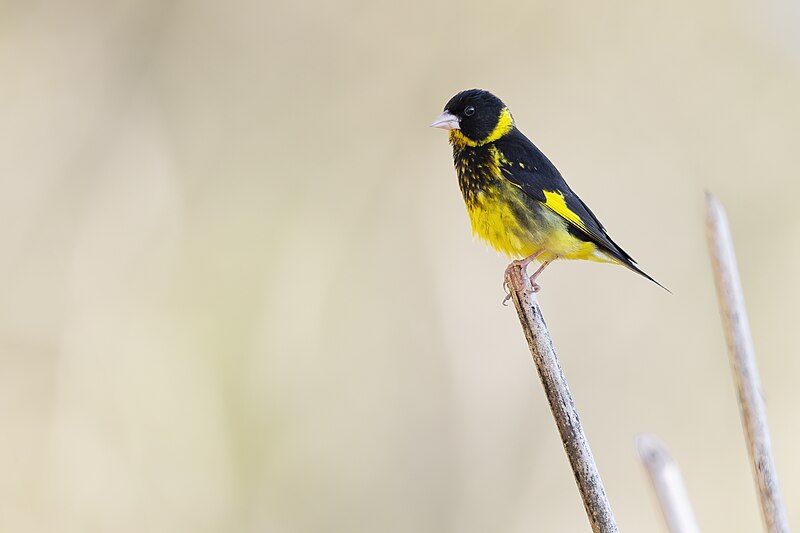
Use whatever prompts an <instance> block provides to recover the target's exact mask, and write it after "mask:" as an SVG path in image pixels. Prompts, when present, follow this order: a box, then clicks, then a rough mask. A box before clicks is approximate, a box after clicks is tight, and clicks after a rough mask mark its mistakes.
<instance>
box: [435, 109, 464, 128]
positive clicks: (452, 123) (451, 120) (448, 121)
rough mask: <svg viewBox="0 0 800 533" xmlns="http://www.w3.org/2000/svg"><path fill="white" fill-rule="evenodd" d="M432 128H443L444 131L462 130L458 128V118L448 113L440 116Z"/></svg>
mask: <svg viewBox="0 0 800 533" xmlns="http://www.w3.org/2000/svg"><path fill="white" fill-rule="evenodd" d="M431 128H442V129H443V130H458V129H461V128H460V127H459V126H458V117H457V116H455V115H453V114H452V113H448V112H447V111H445V112H444V113H442V114H441V115H439V117H438V118H437V119H436V120H434V121H433V124H431Z"/></svg>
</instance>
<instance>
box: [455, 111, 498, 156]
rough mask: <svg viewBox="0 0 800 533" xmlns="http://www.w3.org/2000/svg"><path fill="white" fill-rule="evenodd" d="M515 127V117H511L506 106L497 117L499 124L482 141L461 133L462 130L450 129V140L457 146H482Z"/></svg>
mask: <svg viewBox="0 0 800 533" xmlns="http://www.w3.org/2000/svg"><path fill="white" fill-rule="evenodd" d="M513 127H514V119H513V118H512V117H511V111H509V110H508V108H507V107H504V108H503V109H502V110H501V111H500V117H499V118H498V119H497V124H496V125H495V127H494V129H493V130H492V132H491V133H490V134H489V135H487V136H486V137H485V138H483V139H481V140H480V141H473V140H472V139H470V138H469V137H467V136H466V135H464V134H463V133H461V130H450V142H451V143H452V144H454V145H456V146H482V145H484V144H488V143H491V142H494V141H496V140H497V139H499V138H501V137H502V136H503V135H505V134H506V133H508V132H509V131H511V128H513Z"/></svg>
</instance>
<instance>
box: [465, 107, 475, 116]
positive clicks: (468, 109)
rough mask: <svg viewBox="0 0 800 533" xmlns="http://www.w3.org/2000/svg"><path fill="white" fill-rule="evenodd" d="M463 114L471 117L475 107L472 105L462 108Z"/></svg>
mask: <svg viewBox="0 0 800 533" xmlns="http://www.w3.org/2000/svg"><path fill="white" fill-rule="evenodd" d="M464 114H465V115H467V116H468V117H471V116H472V115H474V114H475V108H474V107H472V106H469V107H468V108H466V109H465V110H464Z"/></svg>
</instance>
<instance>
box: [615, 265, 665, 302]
mask: <svg viewBox="0 0 800 533" xmlns="http://www.w3.org/2000/svg"><path fill="white" fill-rule="evenodd" d="M621 263H622V264H623V265H624V266H626V267H628V268H629V269H631V270H633V271H634V272H636V273H637V274H639V275H640V276H643V277H645V278H647V279H649V280H650V281H652V282H653V283H655V284H656V285H658V286H659V287H661V288H662V289H664V290H665V291H667V292H668V293H670V294H672V291H671V290H669V289H668V288H666V287H665V286H663V285H662V284H660V283H659V282H657V281H656V280H655V279H653V277H652V276H651V275H650V274H648V273H647V272H645V271H644V270H642V269H641V268H639V266H638V265H637V264H636V263H634V262H633V260H632V259H627V260H624V261H621Z"/></svg>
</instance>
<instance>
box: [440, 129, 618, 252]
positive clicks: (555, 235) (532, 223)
mask: <svg viewBox="0 0 800 533" xmlns="http://www.w3.org/2000/svg"><path fill="white" fill-rule="evenodd" d="M454 149H455V150H454V152H455V154H456V171H457V173H458V181H459V186H460V188H461V192H462V194H463V196H464V202H465V203H466V205H467V212H468V214H469V219H470V223H471V225H472V233H473V234H474V235H476V236H477V237H479V238H480V239H482V240H484V241H486V242H487V243H488V244H489V245H491V246H492V247H493V248H494V249H495V250H497V251H499V252H501V253H504V254H506V255H507V256H509V257H513V258H523V257H527V256H529V255H531V254H534V253H536V252H542V254H541V255H540V256H539V259H540V260H542V261H550V260H553V259H558V258H563V259H588V260H591V261H602V262H606V261H609V260H610V258H609V257H608V256H606V254H604V253H602V252H600V251H599V250H598V248H597V246H596V245H595V244H594V243H592V242H588V241H585V240H582V239H579V238H578V237H576V236H575V235H574V234H573V233H571V232H570V231H569V230H568V229H567V226H568V222H567V220H568V219H565V218H564V216H565V215H560V214H559V206H560V204H559V203H558V199H559V198H561V204H563V203H564V202H563V197H559V196H558V195H557V194H556V195H554V196H553V197H552V198H551V197H548V196H547V194H545V197H546V198H547V200H548V202H551V201H552V202H553V206H551V207H549V205H550V204H549V203H548V204H545V203H542V202H539V201H536V200H533V199H531V198H529V197H528V196H527V195H526V194H525V192H524V191H522V190H521V189H520V188H519V187H517V186H516V185H514V184H513V183H511V182H510V181H509V180H508V179H506V178H505V177H504V176H503V174H502V170H501V168H503V165H509V164H510V162H509V161H507V160H506V159H505V157H504V156H503V154H501V153H500V151H499V150H497V149H496V148H495V147H493V146H491V145H489V148H488V149H485V150H480V149H476V150H472V151H470V150H469V149H464V148H460V147H458V146H457V145H456V144H454ZM562 210H563V209H562ZM569 213H571V211H569V210H568V209H567V210H566V211H565V214H566V216H568V215H569ZM573 214H574V213H573Z"/></svg>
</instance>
